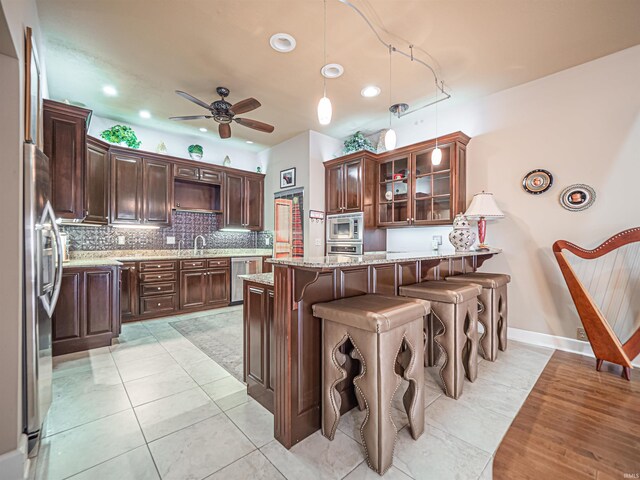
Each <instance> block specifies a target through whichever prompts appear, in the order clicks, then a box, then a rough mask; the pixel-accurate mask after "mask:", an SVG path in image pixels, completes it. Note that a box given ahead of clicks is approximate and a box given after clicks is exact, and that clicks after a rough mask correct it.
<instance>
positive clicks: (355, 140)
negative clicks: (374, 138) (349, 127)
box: [344, 130, 376, 155]
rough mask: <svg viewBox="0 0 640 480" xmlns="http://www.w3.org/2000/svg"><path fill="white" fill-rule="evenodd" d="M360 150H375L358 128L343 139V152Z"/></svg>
mask: <svg viewBox="0 0 640 480" xmlns="http://www.w3.org/2000/svg"><path fill="white" fill-rule="evenodd" d="M360 150H368V151H370V152H374V153H375V151H376V150H375V148H373V145H371V142H370V141H369V139H368V138H367V137H365V136H364V134H363V133H362V132H361V131H359V130H358V131H357V132H356V133H354V134H353V135H351V136H350V137H349V138H347V139H346V140H345V141H344V154H345V155H346V154H348V153H353V152H359V151H360Z"/></svg>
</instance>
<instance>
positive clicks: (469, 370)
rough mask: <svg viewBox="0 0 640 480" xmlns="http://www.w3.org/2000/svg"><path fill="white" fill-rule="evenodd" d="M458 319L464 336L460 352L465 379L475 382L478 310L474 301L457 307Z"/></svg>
mask: <svg viewBox="0 0 640 480" xmlns="http://www.w3.org/2000/svg"><path fill="white" fill-rule="evenodd" d="M457 310H458V312H457V314H458V319H457V320H456V323H458V322H461V323H462V325H464V333H465V336H466V339H465V346H464V348H463V351H462V355H463V356H462V363H463V365H464V370H465V373H466V376H467V378H468V379H469V381H470V382H475V380H476V378H478V308H477V301H476V300H475V299H473V300H469V301H468V302H465V303H462V304H460V305H458V309H457Z"/></svg>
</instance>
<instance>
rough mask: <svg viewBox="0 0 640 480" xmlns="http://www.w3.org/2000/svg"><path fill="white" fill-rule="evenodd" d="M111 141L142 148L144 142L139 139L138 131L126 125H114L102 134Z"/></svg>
mask: <svg viewBox="0 0 640 480" xmlns="http://www.w3.org/2000/svg"><path fill="white" fill-rule="evenodd" d="M100 136H101V137H102V138H104V139H105V140H106V141H107V142H109V143H115V144H116V145H118V144H121V143H124V144H126V145H127V147H129V148H140V144H141V143H142V142H141V141H140V140H138V137H137V136H136V132H134V131H133V129H132V128H131V127H127V126H125V125H114V126H113V127H111V128H110V129H108V130H105V131H104V132H102V133H101V134H100Z"/></svg>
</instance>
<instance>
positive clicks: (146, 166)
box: [111, 150, 173, 226]
mask: <svg viewBox="0 0 640 480" xmlns="http://www.w3.org/2000/svg"><path fill="white" fill-rule="evenodd" d="M171 168H172V167H171V164H170V163H168V162H164V161H161V160H155V159H153V158H150V159H148V158H144V157H142V156H134V155H129V154H124V153H120V152H119V151H118V150H113V151H112V153H111V169H112V176H111V185H112V188H111V223H115V224H132V225H138V224H146V225H157V226H164V225H169V224H170V223H171V204H172V202H173V196H172V193H173V188H172V187H173V176H172V170H171Z"/></svg>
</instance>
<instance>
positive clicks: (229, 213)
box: [224, 173, 264, 230]
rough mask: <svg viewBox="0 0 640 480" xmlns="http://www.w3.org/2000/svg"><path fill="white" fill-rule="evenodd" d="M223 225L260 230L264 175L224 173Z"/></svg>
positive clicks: (262, 212) (262, 210)
mask: <svg viewBox="0 0 640 480" xmlns="http://www.w3.org/2000/svg"><path fill="white" fill-rule="evenodd" d="M224 190H225V202H224V227H225V228H239V229H249V230H262V228H263V218H264V177H263V176H261V175H260V176H257V175H242V174H240V173H238V174H236V173H226V174H225V188H224Z"/></svg>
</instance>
